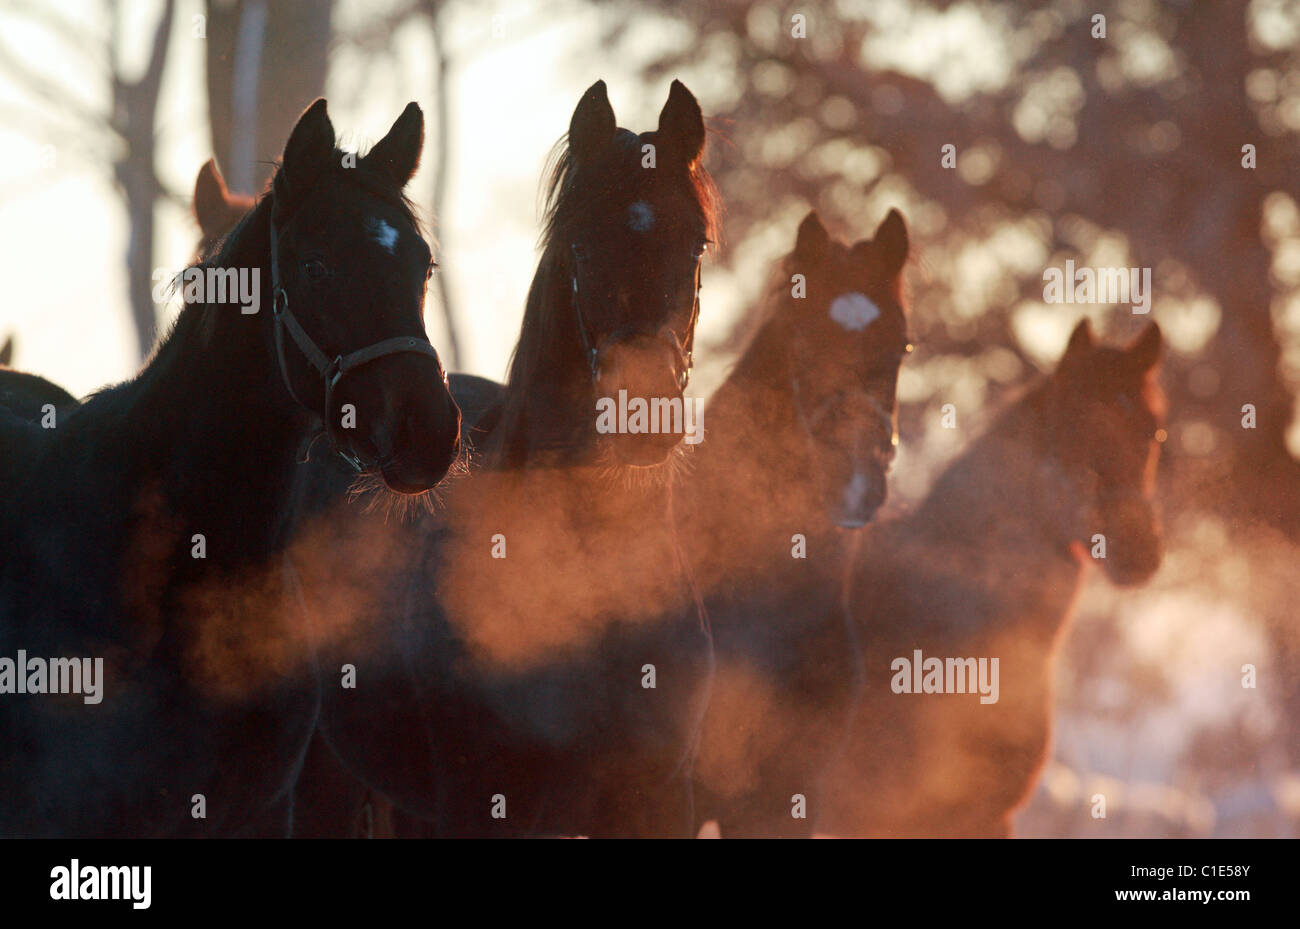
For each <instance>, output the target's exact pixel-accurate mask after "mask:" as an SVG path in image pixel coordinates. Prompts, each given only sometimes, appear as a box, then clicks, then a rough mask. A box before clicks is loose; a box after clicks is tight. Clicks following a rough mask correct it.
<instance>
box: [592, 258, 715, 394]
mask: <svg viewBox="0 0 1300 929" xmlns="http://www.w3.org/2000/svg"><path fill="white" fill-rule="evenodd" d="M586 260H587V258H586V256H585V255H577V254H575V255H574V262H575V266H574V269H573V274H572V275H571V279H572V281H573V312H574V314H575V315H576V316H577V317H578V335H579V336H581V338H582V351H583V354H584V355H585V356H586V358H587V365H588V366H589V367H590V368H591V379H592V381H593V382H595V381H598V380H600V365H598V364H597V363H596V359H597V357H598V355H599V354H600V347H599V346H595V345H592V344H591V338H590V337H589V336H588V335H587V322H586V320H585V319H584V318H583V315H582V300H581V299H579V296H578V268H579V267H581V266H582V264H583V263H584V262H585V261H586ZM702 265H703V257H701V258H700V259H697V261H696V264H695V302H694V303H693V304H692V305H691V319H690V322H688V323H687V324H686V342H685V344H682V339H681V336H680V335H678V334H677V333H676V332H675V331H673V330H672V329H668V327H667V326H665V327H664V329H668V334H669V335H670V336H671V339H669V338H664V336H663V330H660V333H659V335H658V336H657V337H658V338H663V339H664V341H666V342H668V344H669V345H671V346H672V349H673V352H674V354H675V355H676V357H677V359H678V360H679V361H680V362H681V364H682V367H681V370H680V371H679V372H678V374H677V386H678V387H679V388H680V389H682V390H685V389H686V385H687V384H689V383H690V381H691V368H692V367H694V365H695V324H696V322H697V321H698V320H699V318H700V269H701V267H702Z"/></svg>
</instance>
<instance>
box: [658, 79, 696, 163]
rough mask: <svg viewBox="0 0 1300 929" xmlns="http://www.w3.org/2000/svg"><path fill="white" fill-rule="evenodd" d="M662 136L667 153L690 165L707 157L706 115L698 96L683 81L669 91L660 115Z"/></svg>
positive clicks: (675, 82)
mask: <svg viewBox="0 0 1300 929" xmlns="http://www.w3.org/2000/svg"><path fill="white" fill-rule="evenodd" d="M658 135H659V139H660V140H661V141H662V143H663V148H664V150H665V152H669V153H672V154H673V155H674V156H675V157H680V158H681V159H682V160H683V161H685V162H686V163H687V164H688V165H689V164H694V163H695V162H696V161H699V159H700V156H701V155H702V154H704V114H703V113H701V112H700V104H699V102H698V101H697V100H696V99H695V95H694V94H693V93H691V92H690V91H689V90H687V89H686V85H685V84H683V83H682V82H681V81H677V80H674V81H673V86H672V87H671V88H669V90H668V102H667V103H665V104H664V108H663V110H661V111H660V113H659V132H658Z"/></svg>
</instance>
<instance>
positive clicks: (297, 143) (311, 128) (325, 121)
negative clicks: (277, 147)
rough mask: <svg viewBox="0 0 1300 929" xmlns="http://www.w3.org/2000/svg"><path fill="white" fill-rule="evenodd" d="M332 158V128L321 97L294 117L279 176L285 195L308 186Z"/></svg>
mask: <svg viewBox="0 0 1300 929" xmlns="http://www.w3.org/2000/svg"><path fill="white" fill-rule="evenodd" d="M333 155H334V125H333V123H331V122H330V117H329V113H328V112H326V109H325V98H324V97H322V98H320V99H319V100H317V101H316V102H315V103H313V104H312V105H311V106H309V107H307V109H306V110H304V111H303V114H302V115H301V116H299V117H298V122H297V124H296V125H295V126H294V127H293V131H292V132H291V133H289V141H288V142H286V143H285V145H284V161H283V163H282V165H281V168H280V175H282V176H283V182H284V184H285V185H286V188H287V192H288V193H290V194H297V193H301V192H303V191H305V190H306V189H307V188H308V187H310V186H311V183H312V181H313V180H315V178H316V175H317V174H319V173H320V171H321V170H322V169H323V168H324V167H325V166H326V165H327V164H328V163H329V160H330V158H331V157H333Z"/></svg>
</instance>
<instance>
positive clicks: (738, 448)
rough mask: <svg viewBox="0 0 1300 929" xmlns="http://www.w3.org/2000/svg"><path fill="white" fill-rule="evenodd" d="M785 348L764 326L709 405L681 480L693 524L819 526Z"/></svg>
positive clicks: (772, 329) (741, 527) (801, 528)
mask: <svg viewBox="0 0 1300 929" xmlns="http://www.w3.org/2000/svg"><path fill="white" fill-rule="evenodd" d="M785 349H786V346H785V345H784V344H783V342H782V336H781V334H780V333H779V332H778V331H777V330H776V329H775V327H772V326H770V325H767V326H764V327H763V328H762V329H761V330H760V331H759V332H758V334H757V335H756V336H755V338H754V341H753V343H752V344H751V345H750V347H749V348H748V349H747V350H746V352H745V353H744V355H743V356H742V357H741V358H740V360H739V361H738V362H737V363H736V366H735V368H733V369H732V372H731V374H730V375H729V376H728V377H727V379H726V380H725V381H724V382H723V383H722V385H721V386H720V387H718V389H717V390H716V391H715V392H714V394H713V397H712V398H711V399H710V400H709V405H708V409H707V411H706V412H707V416H706V418H705V421H704V422H705V433H704V441H703V442H702V443H701V444H700V445H699V447H698V448H697V449H696V450H695V452H694V454H693V467H692V469H691V473H690V476H689V478H688V485H689V487H690V489H691V497H692V502H693V506H692V518H693V519H694V518H697V517H698V518H700V519H702V520H704V521H705V522H708V521H710V520H712V521H714V522H715V523H717V524H719V525H718V528H721V526H722V525H725V526H727V527H731V528H732V529H733V530H734V531H744V530H745V529H747V528H752V529H757V528H759V527H762V526H771V525H772V524H774V523H777V522H780V523H783V524H784V523H789V524H790V525H791V527H792V528H791V531H792V532H793V531H802V532H805V533H806V532H808V531H809V529H810V527H812V526H814V525H817V524H818V521H819V520H822V521H824V516H823V515H822V514H821V513H820V512H819V511H818V503H817V501H816V495H815V494H814V493H812V492H811V491H810V489H809V485H810V480H811V477H812V474H811V470H810V469H811V465H812V458H811V446H810V445H809V441H810V440H809V439H808V437H807V436H806V434H805V433H804V432H803V430H802V429H801V428H800V427H799V423H798V416H797V413H796V411H795V406H794V393H793V384H794V373H795V372H794V371H793V370H792V369H791V367H790V363H789V358H788V353H787V352H786V350H785Z"/></svg>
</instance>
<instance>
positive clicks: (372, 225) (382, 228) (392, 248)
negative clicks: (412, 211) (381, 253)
mask: <svg viewBox="0 0 1300 929" xmlns="http://www.w3.org/2000/svg"><path fill="white" fill-rule="evenodd" d="M366 229H367V231H369V233H370V237H371V238H372V239H374V240H375V241H376V242H378V243H379V245H380V247H382V248H383V249H385V250H386V251H387V252H388V254H390V255H392V254H395V253H396V251H397V248H396V246H397V230H396V229H394V228H393V227H392V226H390V225H388V223H386V222H384V221H383V220H382V219H375V218H373V217H372V218H370V219H367V220H366Z"/></svg>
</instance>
